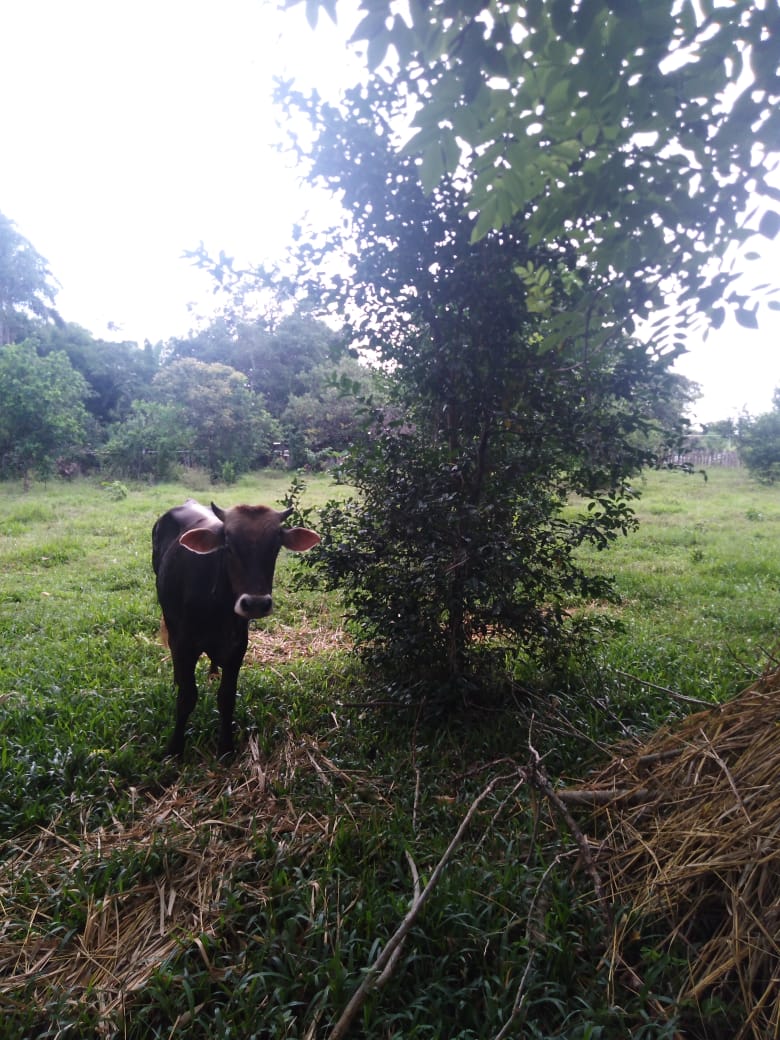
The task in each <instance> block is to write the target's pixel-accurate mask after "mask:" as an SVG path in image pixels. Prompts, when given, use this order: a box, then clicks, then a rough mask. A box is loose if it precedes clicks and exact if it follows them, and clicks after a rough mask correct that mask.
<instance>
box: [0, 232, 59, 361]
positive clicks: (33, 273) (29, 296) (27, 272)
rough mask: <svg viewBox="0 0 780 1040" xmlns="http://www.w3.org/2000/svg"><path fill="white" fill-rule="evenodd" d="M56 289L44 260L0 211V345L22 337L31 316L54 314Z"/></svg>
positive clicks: (55, 313) (41, 317) (25, 333)
mask: <svg viewBox="0 0 780 1040" xmlns="http://www.w3.org/2000/svg"><path fill="white" fill-rule="evenodd" d="M56 292H57V289H56V285H55V283H54V280H53V278H52V276H51V273H50V272H49V268H48V265H47V263H46V261H45V260H44V259H43V257H42V256H41V255H40V253H38V252H37V250H35V249H33V247H32V245H30V243H29V242H28V241H27V239H26V238H25V237H24V236H23V235H21V234H20V233H19V232H18V231H17V229H16V225H15V224H14V222H13V221H12V220H9V219H8V217H6V216H4V215H3V214H2V213H0V346H2V345H3V344H5V343H14V342H19V341H20V340H22V339H24V338H25V336H26V335H27V334H28V333H29V332H30V330H31V324H30V319H31V317H34V318H38V319H43V320H48V319H50V318H58V316H57V312H56V311H55V309H54V297H55V295H56Z"/></svg>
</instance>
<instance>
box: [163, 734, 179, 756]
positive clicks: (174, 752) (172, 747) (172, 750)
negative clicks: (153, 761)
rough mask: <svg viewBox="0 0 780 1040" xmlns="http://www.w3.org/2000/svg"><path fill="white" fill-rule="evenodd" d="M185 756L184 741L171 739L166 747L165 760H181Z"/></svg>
mask: <svg viewBox="0 0 780 1040" xmlns="http://www.w3.org/2000/svg"><path fill="white" fill-rule="evenodd" d="M183 754H184V741H183V740H177V739H176V738H175V737H171V739H170V740H169V741H168V743H167V744H166V745H165V753H164V755H163V758H181V756H182V755H183Z"/></svg>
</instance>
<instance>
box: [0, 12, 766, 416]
mask: <svg viewBox="0 0 780 1040" xmlns="http://www.w3.org/2000/svg"><path fill="white" fill-rule="evenodd" d="M344 4H345V0H340V9H341V10H343V9H344ZM0 41H2V59H0V99H2V100H0V105H1V106H2V109H1V110H0V111H1V113H2V121H1V124H0V125H2V162H0V212H2V213H4V214H5V216H7V217H9V218H10V219H11V220H13V221H15V223H16V225H17V227H18V229H19V231H20V232H21V234H23V235H24V236H25V237H26V238H28V239H29V240H30V242H31V243H32V244H33V246H34V247H35V248H36V249H37V250H38V251H39V252H40V253H41V254H43V256H45V257H46V259H47V260H48V262H49V266H50V269H51V271H52V273H53V275H54V276H55V278H56V279H57V280H58V281H59V283H60V285H61V291H60V293H59V295H58V298H57V304H58V307H59V310H60V312H61V313H62V315H63V317H65V319H66V320H68V321H74V322H77V323H78V324H80V325H83V326H84V327H86V328H88V329H89V330H90V331H91V332H92V333H93V334H94V335H96V336H100V337H104V338H112V336H114V335H118V336H119V338H126V339H132V340H137V341H138V342H143V340H145V339H149V340H151V341H152V342H155V341H157V340H160V339H165V338H167V337H169V336H173V335H183V334H184V333H186V332H187V331H188V330H189V329H190V328H191V327H192V325H193V322H194V318H193V314H197V313H203V312H204V311H205V310H206V309H207V307H208V301H209V299H210V297H211V283H210V281H209V280H208V278H207V277H206V276H205V275H202V274H201V273H200V272H197V271H195V270H194V269H193V268H192V266H191V265H190V264H188V263H187V261H185V260H183V259H182V253H183V252H184V250H187V249H194V248H196V247H197V246H198V244H199V243H200V242H201V241H203V242H204V243H205V245H206V247H207V248H208V249H209V250H210V251H211V252H213V253H217V252H219V251H220V250H224V251H225V252H226V253H227V254H229V255H234V256H238V257H239V258H241V259H243V260H244V261H246V262H255V263H259V262H262V261H264V260H272V259H274V258H275V257H278V256H279V255H280V253H281V251H282V249H283V248H284V246H285V245H286V243H287V242H288V240H289V236H290V232H291V228H292V226H293V224H294V223H296V222H297V221H299V220H301V219H302V218H303V217H304V215H305V213H306V211H307V210H311V209H312V208H314V210H315V211H318V210H319V209H320V207H322V206H324V205H325V202H324V199H323V200H320V199H318V198H317V197H316V196H315V195H314V194H313V192H312V191H311V190H310V189H304V188H303V187H302V186H301V184H300V182H299V180H298V177H297V176H296V171H295V170H294V169H292V168H290V166H289V162H288V160H286V159H284V157H283V156H282V155H280V154H279V153H278V152H277V150H276V149H275V147H274V146H275V144H276V143H277V142H279V141H280V140H281V139H282V137H283V133H282V131H281V130H280V128H279V126H278V120H279V118H280V114H279V112H278V111H277V110H275V109H274V107H273V106H272V103H271V95H272V90H273V79H274V76H276V75H284V76H292V77H295V78H296V80H297V81H298V83H299V84H300V85H301V86H310V87H311V86H314V87H317V89H318V90H319V91H320V93H323V94H326V95H331V96H333V97H335V96H336V95H337V93H338V91H339V89H340V88H342V87H344V86H347V85H349V84H350V83H352V82H354V81H355V79H356V78H357V77H358V75H359V72H360V70H361V69H362V64H361V62H360V60H359V58H358V57H357V56H356V55H354V54H352V53H351V52H350V51H349V49H348V48H347V47H346V44H345V43H344V34H343V33H341V32H339V31H338V30H336V29H335V28H334V27H333V26H332V25H331V24H330V22H329V21H328V20H327V19H326V18H325V19H323V20H321V22H320V25H319V27H318V29H317V31H316V33H315V32H312V30H311V29H310V28H309V26H308V24H307V22H306V20H305V17H304V15H303V5H301V7H299V8H298V9H296V10H295V11H293V12H287V13H284V14H282V13H279V12H277V11H276V10H275V7H274V5H273V3H268V2H265V0H219V3H217V2H216V0H0ZM774 257H775V259H774V261H773V260H772V259H771V251H770V249H769V248H768V247H767V249H766V259H765V260H764V261H759V262H756V263H754V264H752V265H751V271H755V272H756V278H755V281H777V279H778V271H780V250H778V249H775V250H774ZM190 304H194V305H195V307H194V311H193V310H190V306H189V305H190ZM768 317H769V314H767V315H765V317H764V318H763V319H762V328H761V330H760V331H759V332H749V331H747V330H744V329H741V328H739V327H738V326H735V325H732V324H731V323H727V325H726V326H724V328H723V329H722V330H720V332H719V333H717V334H714V335H712V336H711V337H710V339H709V340H708V341H707V343H706V344H704V345H703V346H702V345H700V344H691V348H692V350H691V353H690V355H689V356H688V357H687V358H686V360H685V362H684V363H683V364H682V365H681V366H680V367H681V370H682V371H684V373H685V374H686V375H688V376H690V377H691V378H692V379H695V380H697V381H698V382H700V383H702V385H703V387H704V390H705V397H704V399H703V401H702V402H701V404H700V406H699V409H698V416H699V417H700V418H702V419H705V420H708V419H709V420H711V419H717V418H724V417H726V416H729V415H735V414H737V413H738V412H739V411H740V410H741V409H743V408H745V407H746V408H748V410H750V411H751V412H753V413H754V414H755V413H758V412H761V411H766V410H767V409H768V408H769V407H770V405H771V398H772V391H773V389H774V387H775V386H778V385H780V320H778V319H777V317H776V316H775V320H774V322H773V323H772V324H769V322H768ZM110 324H112V325H115V326H116V327H117V328H118V330H119V331H118V333H116V334H115V333H111V332H110V331H109V325H110Z"/></svg>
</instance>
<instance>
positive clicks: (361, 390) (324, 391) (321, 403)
mask: <svg viewBox="0 0 780 1040" xmlns="http://www.w3.org/2000/svg"><path fill="white" fill-rule="evenodd" d="M310 378H311V383H312V389H311V390H309V391H308V392H307V393H305V394H300V395H295V394H293V395H292V396H291V397H290V398H289V400H288V401H287V407H286V408H285V410H284V412H282V415H281V423H282V426H283V428H284V429H285V431H286V436H287V440H288V442H289V443H290V445H291V446H292V444H293V443H295V444H297V445H298V452H299V453H300V454H301V455H303V456H306V455H314V456H316V454H317V453H319V452H326V453H331V454H333V453H340V452H344V451H346V450H347V449H348V448H350V447H351V446H352V444H353V443H354V441H355V439H356V437H357V436H358V434H359V432H360V421H359V411H360V401H361V400H365V399H367V398H368V397H370V396H371V395H372V394H373V395H375V396H376V394H377V393H378V392H379V391H380V387H379V380H378V378H377V374H376V372H373V373H372V371H371V370H370V369H369V368H367V367H366V366H365V365H361V364H359V363H358V362H357V361H355V360H354V359H353V358H344V359H343V360H342V361H340V362H339V363H338V364H337V365H335V366H334V365H333V364H332V363H331V362H328V363H326V364H324V365H321V366H320V368H319V369H315V370H314V371H312V372H311V373H310ZM292 464H293V465H296V459H293V462H292Z"/></svg>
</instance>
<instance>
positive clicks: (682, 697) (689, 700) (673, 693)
mask: <svg viewBox="0 0 780 1040" xmlns="http://www.w3.org/2000/svg"><path fill="white" fill-rule="evenodd" d="M615 674H616V675H622V676H623V678H624V679H633V681H634V682H638V683H641V684H642V685H643V686H648V687H649V688H650V689H651V690H658V692H659V693H665V694H667V695H668V696H669V697H673V698H674V699H675V700H676V701H682V702H683V703H684V704H696V705H698V706H699V707H700V708H714V707H716V705H714V704H713V703H712V701H703V700H701V698H699V697H689V696H688V695H687V694H685V693H678V692H677V690H671V689H670V688H669V687H668V686H659V685H658V683H654V682H650V680H649V679H643V678H642V677H641V676H639V675H632V674H631V672H624V671H622V670H621V669H620V668H616V669H615Z"/></svg>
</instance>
